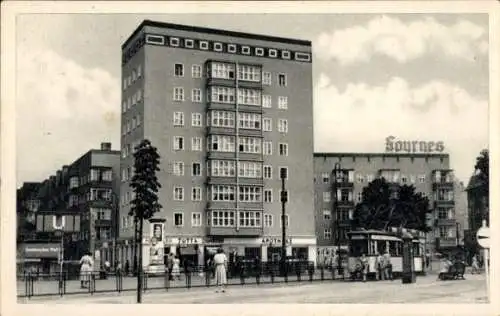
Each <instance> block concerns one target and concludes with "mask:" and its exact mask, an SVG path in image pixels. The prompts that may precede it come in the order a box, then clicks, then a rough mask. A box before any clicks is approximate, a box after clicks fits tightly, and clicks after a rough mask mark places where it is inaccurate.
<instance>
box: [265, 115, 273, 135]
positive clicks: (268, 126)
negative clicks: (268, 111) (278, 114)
mask: <svg viewBox="0 0 500 316" xmlns="http://www.w3.org/2000/svg"><path fill="white" fill-rule="evenodd" d="M262 130H263V131H264V132H272V130H273V121H272V119H270V118H264V119H263V120H262Z"/></svg>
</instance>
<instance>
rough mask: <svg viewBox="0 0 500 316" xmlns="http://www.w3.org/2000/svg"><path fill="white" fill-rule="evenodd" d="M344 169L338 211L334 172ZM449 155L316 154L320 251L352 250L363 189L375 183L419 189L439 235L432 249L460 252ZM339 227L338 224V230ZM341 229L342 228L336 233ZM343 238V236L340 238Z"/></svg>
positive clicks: (432, 240) (432, 238)
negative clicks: (380, 180) (336, 168)
mask: <svg viewBox="0 0 500 316" xmlns="http://www.w3.org/2000/svg"><path fill="white" fill-rule="evenodd" d="M336 163H338V164H339V165H340V170H341V173H342V174H343V177H337V185H336V186H337V194H336V195H337V199H338V203H337V209H336V210H335V209H334V196H335V192H333V191H332V190H333V188H334V186H333V185H332V184H333V183H334V180H333V174H332V171H333V169H334V166H335V164H336ZM449 166H450V158H449V155H448V154H418V153H415V154H397V153H315V154H314V183H315V193H316V194H315V222H316V234H317V237H318V251H319V252H320V253H321V254H323V253H326V252H329V253H330V252H331V251H332V250H334V249H336V246H337V245H336V241H337V240H339V242H340V246H341V247H345V246H346V245H347V240H348V239H347V232H348V231H349V229H350V219H351V218H352V214H353V210H354V207H355V205H356V203H358V202H361V200H362V192H363V188H364V187H365V186H366V185H367V184H368V183H369V182H371V181H373V180H374V179H375V178H378V177H383V178H385V179H386V180H387V181H388V182H392V183H398V184H402V185H403V184H406V185H413V186H414V187H415V188H416V191H417V192H421V193H423V194H424V195H425V196H427V197H428V198H429V200H430V207H432V209H433V216H432V217H433V218H432V220H431V221H430V224H431V226H432V227H433V231H432V232H431V233H429V234H428V236H427V241H428V245H427V246H428V247H430V248H431V249H436V248H437V249H441V250H444V249H446V248H452V247H456V245H457V244H456V242H457V241H456V220H455V203H454V177H453V170H450V167H449ZM337 224H338V225H337ZM336 228H338V229H336ZM337 234H338V235H337Z"/></svg>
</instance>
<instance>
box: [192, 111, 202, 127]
mask: <svg viewBox="0 0 500 316" xmlns="http://www.w3.org/2000/svg"><path fill="white" fill-rule="evenodd" d="M201 120H202V115H201V113H192V114H191V126H193V127H201Z"/></svg>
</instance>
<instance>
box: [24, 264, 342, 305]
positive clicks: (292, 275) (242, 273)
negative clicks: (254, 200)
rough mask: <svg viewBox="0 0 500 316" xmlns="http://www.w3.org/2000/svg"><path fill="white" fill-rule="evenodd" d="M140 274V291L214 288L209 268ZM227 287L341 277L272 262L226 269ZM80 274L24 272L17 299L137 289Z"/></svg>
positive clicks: (128, 277)
mask: <svg viewBox="0 0 500 316" xmlns="http://www.w3.org/2000/svg"><path fill="white" fill-rule="evenodd" d="M142 273H143V278H142V279H143V282H144V283H143V289H144V291H145V292H146V291H150V290H165V291H169V290H174V289H191V288H199V287H212V286H215V285H216V284H215V282H216V280H215V270H214V269H213V268H211V267H208V268H207V267H191V268H189V269H187V270H185V271H182V272H180V273H178V274H175V273H168V272H157V273H148V272H142ZM227 274H228V279H227V285H228V286H234V285H245V284H256V285H260V284H274V283H289V282H313V281H328V280H330V281H332V280H339V279H340V280H344V279H345V275H337V270H336V269H332V268H331V267H327V266H318V267H314V264H313V263H312V262H292V263H288V264H287V265H286V268H285V269H280V266H279V264H276V263H262V264H257V265H256V264H244V265H240V266H235V265H231V266H229V267H228V271H227ZM81 277H82V275H80V274H75V273H73V274H69V273H68V272H63V273H62V274H59V273H53V274H41V273H25V274H21V275H18V276H17V297H18V298H31V297H35V296H56V295H59V296H64V295H71V294H90V295H93V294H94V293H106V292H125V291H136V290H137V278H136V276H134V275H132V274H125V273H121V272H112V273H105V272H90V273H89V274H88V275H85V276H83V278H84V279H86V280H88V282H87V283H86V284H84V287H82V286H81V281H80V279H81Z"/></svg>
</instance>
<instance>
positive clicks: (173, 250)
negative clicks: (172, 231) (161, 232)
mask: <svg viewBox="0 0 500 316" xmlns="http://www.w3.org/2000/svg"><path fill="white" fill-rule="evenodd" d="M204 253H205V248H204V243H203V238H202V237H191V236H190V237H184V236H175V237H167V238H166V243H165V257H164V260H165V261H164V262H165V263H166V262H167V261H166V258H167V256H168V254H174V255H175V256H177V257H178V258H179V260H180V261H181V265H182V266H184V265H186V264H189V265H191V266H203V265H204V264H205V258H204Z"/></svg>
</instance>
